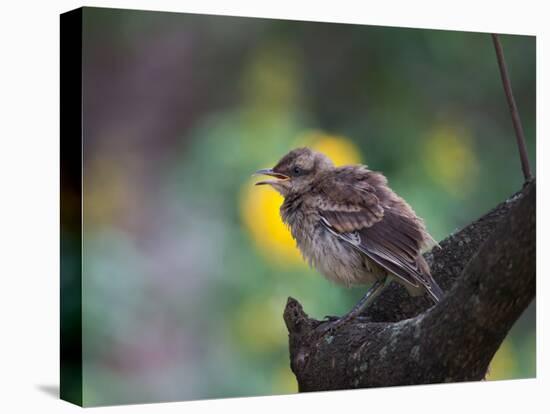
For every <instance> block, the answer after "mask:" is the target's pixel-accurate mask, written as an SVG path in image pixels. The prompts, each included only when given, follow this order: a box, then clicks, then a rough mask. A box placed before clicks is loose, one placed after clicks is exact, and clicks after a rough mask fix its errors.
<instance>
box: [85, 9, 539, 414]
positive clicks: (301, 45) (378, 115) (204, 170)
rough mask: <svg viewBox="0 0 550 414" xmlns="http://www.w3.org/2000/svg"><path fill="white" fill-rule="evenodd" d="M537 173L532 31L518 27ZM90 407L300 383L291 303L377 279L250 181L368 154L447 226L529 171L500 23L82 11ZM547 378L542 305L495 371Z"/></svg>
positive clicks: (436, 231) (446, 229)
mask: <svg viewBox="0 0 550 414" xmlns="http://www.w3.org/2000/svg"><path fill="white" fill-rule="evenodd" d="M502 40H503V44H504V50H505V53H506V57H507V60H508V65H509V69H510V73H511V76H512V82H513V86H514V92H515V95H516V99H517V102H518V106H519V109H520V112H521V115H522V119H523V122H524V127H525V132H526V136H527V138H528V143H527V144H528V150H529V155H530V158H531V162H532V165H533V167H534V166H535V39H534V38H533V37H527V36H503V39H502ZM83 88H84V89H83V91H84V103H83V104H84V114H85V118H84V122H85V124H84V239H83V243H84V258H83V262H84V263H83V277H84V280H83V287H82V289H83V309H84V315H83V335H84V402H85V404H87V405H100V404H115V403H130V402H131V403H139V402H153V401H169V400H181V399H197V398H213V397H233V396H249V395H265V394H279V393H288V392H296V390H297V388H296V382H295V379H294V376H293V374H292V372H291V371H290V368H289V361H288V349H287V334H286V329H285V326H284V322H283V319H282V311H283V309H284V305H285V303H286V299H287V297H288V296H293V297H296V298H299V299H300V301H301V302H302V303H303V305H304V306H305V308H306V309H307V311H308V312H309V313H310V314H312V316H315V317H319V318H320V317H322V316H324V315H330V314H342V313H344V312H346V311H347V310H349V308H350V307H351V306H352V305H353V304H354V302H355V301H356V300H358V298H359V297H360V296H361V295H362V293H363V291H364V289H359V288H355V289H345V288H342V287H339V286H335V285H333V284H331V283H330V282H328V281H326V280H325V279H324V278H322V277H321V276H320V275H319V274H318V273H317V272H315V271H313V270H311V269H309V268H308V267H307V266H306V265H305V264H304V263H303V261H302V259H301V258H300V256H299V254H298V253H297V251H296V248H295V247H294V244H293V242H292V240H291V238H290V236H289V234H288V230H287V229H286V228H285V227H284V226H283V224H282V223H281V221H280V219H279V217H278V211H277V210H278V206H279V205H280V203H281V199H280V197H279V196H278V195H277V194H276V193H275V192H273V191H269V189H268V188H260V187H254V186H253V185H252V183H253V179H252V178H251V174H252V173H253V172H254V171H256V170H257V169H259V168H265V167H268V166H272V165H273V164H274V163H275V162H276V161H277V160H278V159H279V158H280V157H281V156H282V155H283V154H285V153H286V152H287V151H288V150H289V149H291V148H293V147H296V146H301V145H311V146H313V147H315V148H317V149H319V150H321V151H323V152H326V153H327V154H329V155H330V156H331V157H332V158H333V160H334V161H335V162H336V163H339V164H345V163H356V162H363V163H366V164H368V165H369V167H370V168H371V169H373V170H380V171H383V172H384V174H385V175H386V176H387V177H388V179H389V182H390V185H391V186H392V188H394V190H396V191H397V192H398V193H399V194H401V195H402V196H403V197H405V198H406V199H407V200H408V201H409V202H410V203H411V205H412V206H413V208H414V209H415V210H416V211H417V213H418V214H419V215H421V216H422V217H424V219H425V221H426V223H427V226H428V229H429V230H430V232H431V233H432V235H433V236H434V237H435V238H436V239H442V238H444V237H445V236H447V235H448V234H450V233H451V232H453V231H455V230H456V229H458V228H461V227H463V226H465V225H466V224H468V223H469V222H471V221H472V220H473V219H475V218H477V217H479V216H480V215H482V214H483V213H485V212H486V211H487V210H489V209H490V208H492V207H493V206H495V205H496V204H497V203H498V202H500V201H502V200H503V199H505V198H506V197H507V196H509V195H510V194H512V193H513V192H515V191H517V190H518V189H519V188H520V187H521V184H522V175H521V170H520V166H519V158H518V156H517V151H516V147H515V141H514V136H513V129H512V125H511V120H510V117H509V113H508V108H507V105H506V101H505V98H504V93H503V91H502V87H501V84H500V77H499V73H498V68H497V65H496V59H495V56H494V50H493V48H492V43H491V40H490V38H489V36H488V35H487V34H479V33H463V32H447V31H435V30H415V29H404V28H385V27H374V26H358V25H344V24H329V23H313V22H292V21H280V20H266V19H248V18H238V17H216V16H201V15H186V14H176V13H157V12H154V13H153V12H142V11H121V10H114V9H93V8H92V9H90V8H87V9H86V10H85V12H84V84H83ZM534 375H535V311H534V306H531V307H530V308H529V309H528V311H527V312H525V314H524V315H523V316H522V318H521V319H520V320H519V321H518V323H516V325H515V326H514V328H513V330H512V332H511V333H510V335H509V336H508V338H507V339H506V340H505V342H504V343H503V345H502V347H501V349H500V351H499V352H498V353H497V354H496V356H495V359H494V361H493V363H492V365H491V371H490V375H489V379H504V378H521V377H532V376H534Z"/></svg>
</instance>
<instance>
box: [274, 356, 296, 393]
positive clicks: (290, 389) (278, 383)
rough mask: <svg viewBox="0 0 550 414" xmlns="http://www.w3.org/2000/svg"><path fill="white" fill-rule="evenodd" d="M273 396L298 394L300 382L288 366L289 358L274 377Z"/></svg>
mask: <svg viewBox="0 0 550 414" xmlns="http://www.w3.org/2000/svg"><path fill="white" fill-rule="evenodd" d="M272 392H273V394H290V393H296V392H298V382H297V381H296V376H295V375H294V373H293V372H292V371H291V370H290V367H289V366H288V358H285V361H284V362H282V363H281V368H279V369H278V370H277V371H276V372H275V375H274V377H273V390H272Z"/></svg>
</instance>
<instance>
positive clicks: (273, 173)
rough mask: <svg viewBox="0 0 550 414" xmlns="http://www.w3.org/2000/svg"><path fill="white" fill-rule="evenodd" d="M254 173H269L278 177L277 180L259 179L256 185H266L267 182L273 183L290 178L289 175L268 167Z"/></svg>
mask: <svg viewBox="0 0 550 414" xmlns="http://www.w3.org/2000/svg"><path fill="white" fill-rule="evenodd" d="M254 175H269V176H270V177H275V178H276V179H275V180H265V181H259V182H257V183H256V185H265V184H269V185H273V184H278V183H280V182H281V181H287V180H289V179H290V177H289V176H287V175H284V174H280V173H277V172H275V171H273V170H272V169H271V168H267V169H265V170H258V171H256V172H255V173H254Z"/></svg>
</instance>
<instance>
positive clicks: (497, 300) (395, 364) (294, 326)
mask: <svg viewBox="0 0 550 414" xmlns="http://www.w3.org/2000/svg"><path fill="white" fill-rule="evenodd" d="M535 199H536V187H535V181H530V182H528V183H526V185H525V186H524V188H523V190H522V191H520V192H518V193H516V194H515V195H513V196H512V197H510V198H509V199H508V200H506V201H504V202H503V203H501V204H500V205H498V206H497V207H496V208H494V209H493V210H492V211H490V212H489V213H487V214H486V215H484V216H483V217H481V218H480V219H479V220H477V221H475V222H473V223H472V224H470V225H468V226H467V227H466V228H464V229H463V230H461V231H459V232H457V233H455V234H452V235H450V236H449V237H448V238H446V239H445V240H444V241H443V242H441V243H440V245H441V249H438V248H437V247H436V248H434V249H433V250H432V251H431V252H429V253H427V254H426V258H427V260H428V261H429V263H430V265H431V268H432V272H433V275H434V278H435V279H436V280H437V282H438V283H439V284H440V286H441V287H442V288H443V290H444V291H445V292H446V295H445V297H444V298H443V300H442V301H441V302H440V303H439V304H438V305H437V306H433V307H431V308H430V306H431V303H430V300H429V299H427V298H423V297H418V298H411V297H409V296H408V295H407V293H406V291H405V290H404V289H403V288H402V287H400V286H399V285H397V284H392V286H390V287H388V288H387V289H386V290H385V291H384V292H383V293H382V295H380V297H379V298H378V299H377V301H376V303H374V304H373V306H371V307H370V308H369V309H368V310H367V313H366V315H365V318H362V319H361V320H357V321H354V322H351V323H350V324H348V325H346V326H344V327H343V328H341V329H340V330H338V331H337V332H336V333H331V334H327V335H325V336H322V335H320V333H319V332H320V330H321V329H319V328H320V327H322V325H323V324H324V323H325V322H320V321H317V320H315V319H311V318H309V317H308V316H307V314H305V312H304V311H303V309H302V306H301V305H300V303H298V302H297V301H296V300H295V299H292V298H289V300H288V303H287V306H286V309H285V312H284V319H285V323H286V325H287V328H288V331H289V345H290V361H291V368H292V371H293V372H294V374H295V375H296V378H297V380H298V384H299V389H300V391H320V390H335V389H350V388H366V387H378V386H392V385H406V384H427V383H439V382H455V381H471V380H480V379H483V378H484V376H485V374H486V372H487V368H488V365H489V362H490V361H491V359H492V357H493V355H494V354H495V352H496V351H497V349H498V347H499V346H500V344H501V342H502V341H503V339H504V338H505V336H506V334H507V333H508V331H509V330H510V328H511V327H512V325H513V323H514V322H515V321H516V320H517V319H518V318H519V316H520V315H521V313H522V312H523V311H524V310H525V308H526V307H527V306H528V305H529V303H530V302H531V301H532V299H533V298H534V297H535V239H536V238H535V204H536V203H535Z"/></svg>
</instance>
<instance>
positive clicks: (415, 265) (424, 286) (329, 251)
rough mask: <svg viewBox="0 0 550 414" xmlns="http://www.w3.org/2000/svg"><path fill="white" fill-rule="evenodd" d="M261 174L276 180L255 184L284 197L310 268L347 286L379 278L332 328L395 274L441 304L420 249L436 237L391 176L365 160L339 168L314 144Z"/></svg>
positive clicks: (293, 230)
mask: <svg viewBox="0 0 550 414" xmlns="http://www.w3.org/2000/svg"><path fill="white" fill-rule="evenodd" d="M256 174H261V175H267V176H271V177H273V178H274V179H272V180H266V181H260V182H258V183H256V185H270V186H271V187H273V188H274V189H275V190H277V191H278V192H279V193H280V194H281V195H282V196H283V197H284V202H283V204H282V206H281V209H280V213H281V217H282V219H283V221H284V222H285V223H286V224H287V225H288V226H289V227H290V231H291V233H292V237H293V238H294V240H295V241H296V244H297V246H298V248H299V249H300V251H301V253H302V255H303V256H304V258H305V259H306V260H307V261H308V262H309V264H310V265H311V266H313V267H315V268H316V269H317V270H318V271H319V272H321V273H322V274H323V275H324V276H326V277H327V278H328V279H330V280H332V281H334V282H336V283H339V284H343V285H345V286H348V287H349V286H353V285H362V284H371V283H372V284H373V285H372V287H371V288H370V289H369V291H368V292H367V293H366V294H365V296H364V297H363V298H362V299H361V301H359V303H358V304H357V305H356V306H355V307H354V308H353V309H352V310H351V311H350V312H349V313H347V314H346V315H345V316H343V317H342V318H339V319H337V320H336V321H334V322H333V325H332V327H338V326H341V325H342V324H344V323H347V322H349V321H350V320H352V319H353V318H355V317H357V316H359V314H360V313H361V312H362V311H363V310H364V309H365V308H366V307H367V306H368V305H369V304H370V303H371V302H372V300H373V299H374V298H375V297H376V296H377V295H378V294H379V293H380V292H381V291H382V289H383V288H384V287H385V286H386V282H388V281H391V280H395V281H397V282H399V283H401V284H402V285H403V286H404V287H405V288H406V289H407V291H408V292H409V294H411V295H413V296H417V295H421V294H423V293H424V292H427V293H428V294H429V295H430V296H431V297H432V299H433V300H434V302H436V303H437V302H439V300H440V299H441V297H442V296H443V291H442V290H441V288H440V287H439V286H438V285H437V283H436V282H435V280H434V279H433V278H432V275H431V273H430V268H429V266H428V264H427V263H426V261H425V260H424V258H423V257H422V254H421V253H422V251H423V249H425V248H427V247H429V246H430V245H432V244H437V243H436V242H435V241H434V240H433V238H432V237H431V236H430V235H429V233H428V232H427V230H426V227H425V225H424V222H423V220H422V219H421V218H419V217H418V216H417V215H416V214H415V212H414V211H413V209H412V208H411V207H410V206H409V204H407V202H406V201H405V200H403V199H402V198H401V197H399V196H398V195H397V194H396V193H394V192H393V191H392V190H391V189H390V188H389V187H388V183H387V180H386V178H385V177H384V175H382V174H381V173H379V172H374V171H371V170H369V169H368V168H367V167H366V166H364V165H350V166H344V167H335V166H334V165H333V163H332V161H331V160H330V159H329V158H328V157H327V156H325V155H324V154H322V153H319V152H316V151H313V150H311V149H309V148H297V149H294V150H292V151H290V152H289V153H288V154H286V155H285V156H284V157H283V158H282V159H281V160H280V161H279V162H278V163H277V165H275V167H273V168H272V169H265V170H259V171H257V172H256Z"/></svg>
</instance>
